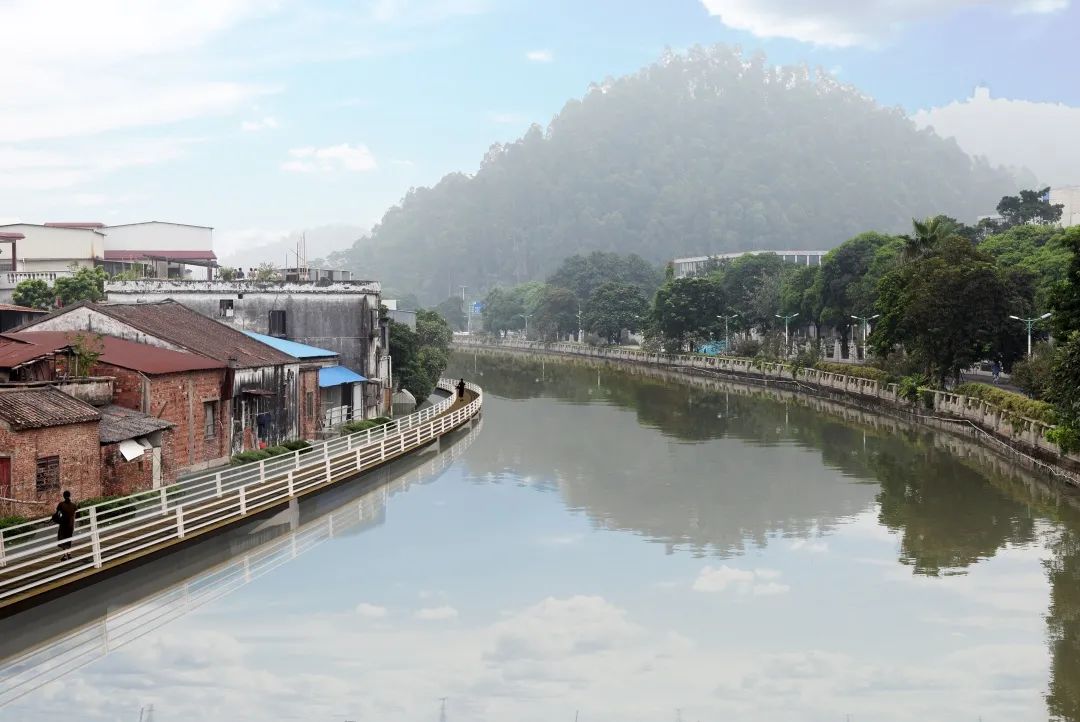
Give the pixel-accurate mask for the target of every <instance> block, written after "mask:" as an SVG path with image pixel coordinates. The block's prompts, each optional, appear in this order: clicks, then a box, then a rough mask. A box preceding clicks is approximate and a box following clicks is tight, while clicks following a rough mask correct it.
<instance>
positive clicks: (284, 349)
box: [244, 331, 338, 358]
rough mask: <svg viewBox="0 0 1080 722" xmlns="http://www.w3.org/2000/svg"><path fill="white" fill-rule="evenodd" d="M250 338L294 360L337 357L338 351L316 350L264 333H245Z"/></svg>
mask: <svg viewBox="0 0 1080 722" xmlns="http://www.w3.org/2000/svg"><path fill="white" fill-rule="evenodd" d="M244 333H246V334H247V335H248V336H251V337H252V338H253V339H255V340H256V341H261V342H262V343H265V344H266V345H267V346H270V347H271V348H275V349H277V350H278V351H280V352H281V353H287V354H289V355H290V356H292V357H293V358H324V357H326V356H337V355H338V353H337V351H328V350H326V349H324V348H315V347H314V346H308V345H307V344H305V343H297V342H296V341H287V340H285V339H283V338H274V337H273V336H267V335H266V334H264V333H255V332H254V331H244Z"/></svg>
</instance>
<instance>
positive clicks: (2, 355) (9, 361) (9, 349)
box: [0, 338, 54, 369]
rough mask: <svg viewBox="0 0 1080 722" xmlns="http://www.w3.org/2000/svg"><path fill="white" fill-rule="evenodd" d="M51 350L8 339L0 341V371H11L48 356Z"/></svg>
mask: <svg viewBox="0 0 1080 722" xmlns="http://www.w3.org/2000/svg"><path fill="white" fill-rule="evenodd" d="M53 350H54V349H50V348H42V347H41V346H38V345H36V344H32V343H25V342H22V341H15V340H13V339H10V338H3V339H0V369H13V368H16V367H18V366H22V365H23V364H25V363H29V362H31V361H35V360H37V359H39V358H42V357H43V356H48V355H49V354H50V353H52V352H53Z"/></svg>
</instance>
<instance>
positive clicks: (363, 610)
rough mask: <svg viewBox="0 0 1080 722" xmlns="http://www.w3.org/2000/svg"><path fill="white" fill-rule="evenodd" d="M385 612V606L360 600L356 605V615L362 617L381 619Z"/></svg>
mask: <svg viewBox="0 0 1080 722" xmlns="http://www.w3.org/2000/svg"><path fill="white" fill-rule="evenodd" d="M386 614H387V609H386V607H380V606H379V605H378V604H369V603H368V602H360V603H359V604H357V605H356V616H358V617H364V618H365V619H382V618H383V617H385V616H386Z"/></svg>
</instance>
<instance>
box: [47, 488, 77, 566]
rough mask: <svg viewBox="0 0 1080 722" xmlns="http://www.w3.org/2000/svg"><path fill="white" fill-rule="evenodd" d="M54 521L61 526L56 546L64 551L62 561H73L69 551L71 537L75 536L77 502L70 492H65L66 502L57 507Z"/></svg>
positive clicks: (57, 533) (57, 534)
mask: <svg viewBox="0 0 1080 722" xmlns="http://www.w3.org/2000/svg"><path fill="white" fill-rule="evenodd" d="M52 520H53V523H54V524H58V525H59V526H60V528H59V529H57V530H56V542H57V544H56V546H58V547H59V548H61V549H63V550H64V555H63V556H62V557H60V561H62V562H66V561H67V560H68V559H71V552H69V551H67V550H68V549H71V537H72V536H74V535H75V502H73V501H72V500H71V492H70V491H65V492H64V500H63V501H62V502H60V503H59V504H57V505H56V511H55V512H54V513H53V516H52Z"/></svg>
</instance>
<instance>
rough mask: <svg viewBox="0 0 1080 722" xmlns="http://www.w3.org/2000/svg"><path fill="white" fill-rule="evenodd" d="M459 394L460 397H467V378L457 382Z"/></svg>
mask: <svg viewBox="0 0 1080 722" xmlns="http://www.w3.org/2000/svg"><path fill="white" fill-rule="evenodd" d="M457 395H458V398H459V399H463V398H465V379H461V380H460V381H458V382H457Z"/></svg>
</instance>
